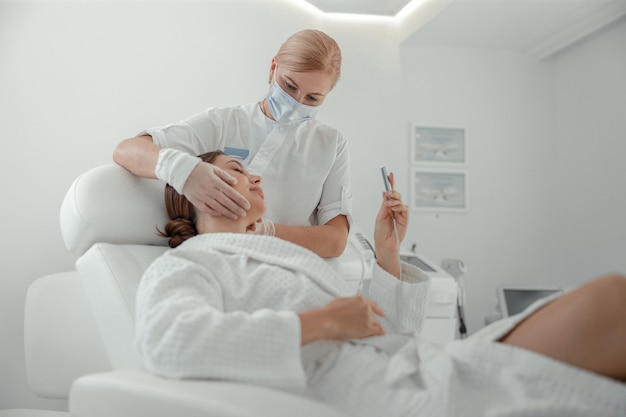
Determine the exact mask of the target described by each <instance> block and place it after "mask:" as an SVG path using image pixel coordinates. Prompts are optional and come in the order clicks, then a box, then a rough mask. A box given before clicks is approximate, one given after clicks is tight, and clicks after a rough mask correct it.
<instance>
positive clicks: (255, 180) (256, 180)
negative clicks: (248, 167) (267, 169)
mask: <svg viewBox="0 0 626 417" xmlns="http://www.w3.org/2000/svg"><path fill="white" fill-rule="evenodd" d="M249 178H250V182H251V183H252V184H261V177H260V176H258V175H250V177H249Z"/></svg>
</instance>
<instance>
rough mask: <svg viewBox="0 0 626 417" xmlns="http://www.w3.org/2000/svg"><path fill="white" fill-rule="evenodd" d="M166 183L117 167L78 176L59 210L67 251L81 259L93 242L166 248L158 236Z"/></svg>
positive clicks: (161, 224) (165, 240) (100, 168)
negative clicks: (137, 175)
mask: <svg viewBox="0 0 626 417" xmlns="http://www.w3.org/2000/svg"><path fill="white" fill-rule="evenodd" d="M164 188H165V183H164V182H162V181H159V180H154V179H148V178H140V177H136V176H135V175H133V174H131V173H130V172H128V171H127V170H125V169H124V168H122V167H121V166H119V165H115V164H110V165H103V166H99V167H96V168H93V169H91V170H89V171H87V172H85V173H84V174H82V175H80V176H79V177H78V178H76V180H75V181H74V183H73V184H72V186H71V187H70V189H69V190H68V191H67V194H66V195H65V198H64V199H63V203H62V205H61V218H60V223H61V235H62V236H63V240H64V241H65V246H66V247H67V249H68V250H69V251H70V252H71V253H72V254H74V255H76V256H81V255H82V254H83V253H85V252H86V251H87V249H89V248H90V247H91V246H92V245H93V244H94V243H96V242H107V243H115V244H139V245H158V246H167V239H165V238H162V237H160V236H159V235H158V234H157V228H159V229H161V230H163V228H164V226H165V223H166V222H167V220H168V217H167V212H166V210H165V204H164V202H163V192H164Z"/></svg>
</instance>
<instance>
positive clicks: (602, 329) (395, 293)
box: [136, 152, 626, 417]
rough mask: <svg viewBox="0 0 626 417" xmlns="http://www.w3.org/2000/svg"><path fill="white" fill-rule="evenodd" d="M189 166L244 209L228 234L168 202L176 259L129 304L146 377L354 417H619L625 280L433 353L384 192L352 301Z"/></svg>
mask: <svg viewBox="0 0 626 417" xmlns="http://www.w3.org/2000/svg"><path fill="white" fill-rule="evenodd" d="M202 159H203V160H205V161H207V162H210V163H213V164H215V165H217V166H219V167H221V168H222V169H225V170H226V171H228V172H229V173H230V174H231V175H232V176H234V177H236V178H237V180H238V182H237V184H236V185H235V186H234V187H235V188H236V189H237V191H239V192H240V193H241V194H242V195H244V196H245V197H246V198H247V199H248V200H249V201H250V204H251V209H250V210H249V211H248V215H247V217H246V218H240V219H239V220H231V219H229V218H227V217H224V216H222V217H213V216H209V215H206V214H203V213H196V212H195V210H194V208H193V206H192V205H191V204H190V203H189V202H188V201H187V200H186V198H185V197H183V196H181V195H179V194H178V193H177V192H176V191H174V190H173V189H172V188H171V187H169V186H168V187H167V189H166V194H165V200H166V205H167V209H168V213H169V217H170V219H171V221H170V222H168V224H167V225H166V227H165V231H164V234H165V235H167V236H169V237H170V245H171V246H172V247H177V246H179V245H180V246H179V247H178V248H177V249H175V250H171V251H168V252H166V253H165V254H163V255H162V256H161V257H160V258H159V259H157V260H156V261H155V262H154V263H153V264H152V265H151V266H150V268H148V270H147V271H146V273H145V275H144V277H143V279H142V281H141V284H140V286H139V290H138V295H137V328H136V329H137V335H136V342H137V347H138V349H139V352H140V353H141V355H142V357H143V358H144V361H145V365H146V367H147V368H148V369H149V370H150V371H151V372H154V373H156V374H159V375H163V376H166V377H173V378H213V379H225V380H234V381H243V382H246V383H251V384H259V385H265V386H271V387H275V388H278V389H282V390H287V391H292V392H297V393H301V394H304V395H308V396H312V397H314V398H317V399H319V400H321V401H324V402H327V403H329V404H332V405H334V406H335V407H337V408H339V409H341V410H344V412H346V413H347V414H348V415H357V416H376V417H380V416H421V415H424V416H457V415H459V416H460V415H463V416H484V415H515V416H537V415H541V416H552V415H554V416H557V415H568V416H571V415H581V416H582V415H584V416H591V415H593V416H605V415H606V416H625V415H626V385H625V384H624V383H623V381H624V380H625V379H626V278H625V277H623V276H618V275H611V276H606V277H603V278H599V279H596V280H594V281H590V282H589V283H587V284H585V285H583V286H581V287H579V288H577V289H575V290H572V291H570V292H568V293H566V294H565V295H562V296H560V297H558V298H552V299H547V300H543V301H540V302H538V303H536V304H534V305H533V306H531V307H529V308H528V309H527V310H526V311H525V312H523V313H521V314H519V315H517V316H513V317H510V318H507V319H505V320H502V321H499V322H496V323H494V324H492V325H490V326H488V327H486V328H484V329H483V330H481V331H479V332H478V333H476V334H474V335H473V336H471V337H469V338H467V339H464V340H459V341H454V342H452V343H449V344H447V345H446V346H443V347H442V346H436V345H432V344H430V343H428V342H426V341H423V340H421V339H420V337H419V336H418V334H419V329H420V327H421V324H422V320H423V313H424V306H425V305H426V297H427V293H428V285H429V282H428V278H427V277H426V276H425V275H423V274H422V273H421V272H420V271H419V270H418V269H416V268H414V267H413V266H411V265H407V264H401V263H400V261H399V257H398V249H399V242H398V241H397V239H396V234H395V233H394V226H393V220H392V213H395V218H396V223H397V231H398V235H399V237H400V240H402V238H403V237H404V234H405V232H406V228H407V225H408V217H409V211H408V208H407V206H406V205H404V204H403V202H402V200H401V197H400V194H399V193H398V192H396V191H395V190H392V192H390V193H388V194H387V193H386V194H384V195H383V198H382V204H381V208H380V211H379V212H378V215H377V217H376V226H375V232H374V241H375V248H376V254H377V265H375V270H374V274H373V278H372V282H371V285H370V286H369V288H368V292H367V293H365V294H363V295H354V294H350V293H349V292H347V291H346V288H345V287H344V281H343V280H342V279H341V277H339V276H337V275H336V272H335V271H334V270H333V269H332V268H330V267H329V266H328V264H327V263H326V262H325V261H324V260H323V259H322V258H320V257H318V256H317V255H315V254H314V253H312V252H310V251H308V250H307V249H304V248H302V247H299V246H296V245H294V244H292V243H289V242H287V241H283V240H280V239H278V238H275V237H270V236H259V235H255V234H249V233H246V231H248V230H250V229H253V228H254V225H255V221H256V220H257V219H259V218H261V216H262V215H263V212H264V210H265V201H264V198H263V191H262V188H261V178H259V177H256V176H252V175H249V174H248V173H247V171H246V169H245V168H244V167H243V166H242V165H241V164H240V163H239V162H238V161H237V160H236V159H233V158H230V157H228V156H225V155H223V154H221V153H220V152H214V153H209V154H205V155H202ZM390 181H391V184H392V185H393V176H392V175H390ZM388 198H389V199H390V200H389V201H388V200H387V199H388ZM183 242H184V243H183Z"/></svg>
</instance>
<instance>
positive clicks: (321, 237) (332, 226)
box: [275, 215, 349, 258]
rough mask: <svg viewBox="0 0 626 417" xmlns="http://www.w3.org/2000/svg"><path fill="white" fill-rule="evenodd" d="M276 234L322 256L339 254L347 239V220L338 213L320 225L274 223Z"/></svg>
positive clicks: (330, 256) (331, 256) (332, 256)
mask: <svg viewBox="0 0 626 417" xmlns="http://www.w3.org/2000/svg"><path fill="white" fill-rule="evenodd" d="M275 229H276V236H278V237H280V238H281V239H284V240H287V241H289V242H292V243H295V244H297V245H300V246H302V247H305V248H307V249H309V250H311V251H313V252H315V253H317V254H318V255H319V256H321V257H322V258H335V257H337V256H340V255H341V254H342V253H343V251H344V249H345V247H346V242H347V241H348V231H349V226H348V220H347V219H346V217H345V216H343V215H339V216H337V217H335V218H334V219H332V220H331V221H329V222H328V223H326V224H325V225H322V226H287V225H284V224H276V225H275Z"/></svg>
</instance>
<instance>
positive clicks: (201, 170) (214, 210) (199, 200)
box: [183, 162, 250, 220]
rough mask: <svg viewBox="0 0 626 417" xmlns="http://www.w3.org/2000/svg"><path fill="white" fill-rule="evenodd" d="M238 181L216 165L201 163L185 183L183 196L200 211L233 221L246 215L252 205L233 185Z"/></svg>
mask: <svg viewBox="0 0 626 417" xmlns="http://www.w3.org/2000/svg"><path fill="white" fill-rule="evenodd" d="M236 183H237V180H236V179H235V178H233V177H232V176H231V175H230V174H228V173H227V172H226V171H224V170H222V169H220V168H219V167H216V166H215V165H212V164H208V163H206V162H201V163H199V164H198V165H196V167H195V168H194V169H193V171H192V172H191V174H190V175H189V178H188V179H187V181H186V182H185V186H184V188H183V194H185V197H187V199H188V200H189V201H190V202H191V204H193V205H194V206H195V207H196V208H198V209H199V210H202V211H204V212H206V213H209V214H211V215H213V216H226V217H229V218H231V219H233V220H236V219H237V218H238V217H244V216H245V215H246V212H245V210H248V209H249V208H250V203H249V202H248V200H246V199H245V198H244V197H243V196H242V195H241V194H239V193H238V192H237V191H236V190H235V189H234V188H233V187H231V185H233V184H236Z"/></svg>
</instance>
